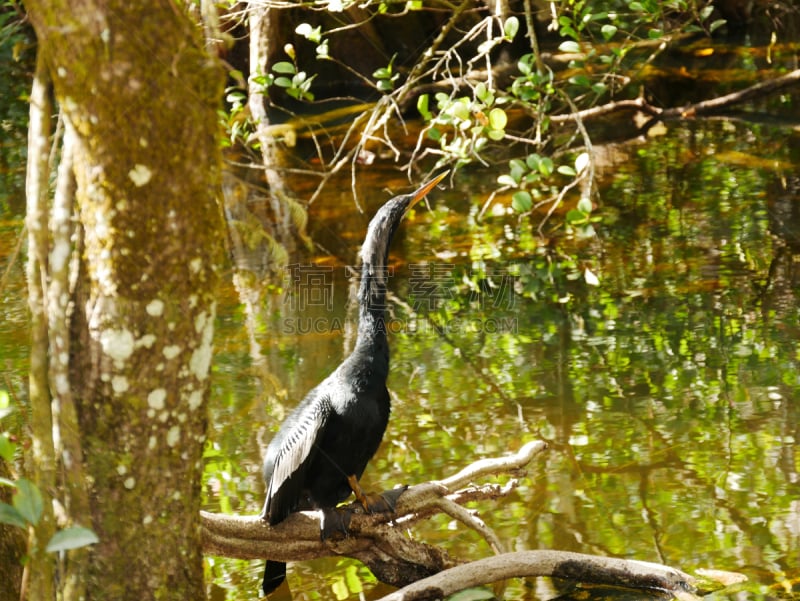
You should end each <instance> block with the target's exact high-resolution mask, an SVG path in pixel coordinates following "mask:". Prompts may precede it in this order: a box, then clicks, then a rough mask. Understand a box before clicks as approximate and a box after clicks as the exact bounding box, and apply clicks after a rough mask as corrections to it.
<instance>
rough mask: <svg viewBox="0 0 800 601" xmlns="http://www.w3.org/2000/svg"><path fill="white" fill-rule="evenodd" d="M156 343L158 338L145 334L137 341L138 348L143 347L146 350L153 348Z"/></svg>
mask: <svg viewBox="0 0 800 601" xmlns="http://www.w3.org/2000/svg"><path fill="white" fill-rule="evenodd" d="M155 341H156V337H155V336H154V335H153V334H145V335H144V336H142V337H141V338H139V340H137V341H136V346H137V347H139V346H143V347H144V348H150V347H151V346H153V343H154V342H155Z"/></svg>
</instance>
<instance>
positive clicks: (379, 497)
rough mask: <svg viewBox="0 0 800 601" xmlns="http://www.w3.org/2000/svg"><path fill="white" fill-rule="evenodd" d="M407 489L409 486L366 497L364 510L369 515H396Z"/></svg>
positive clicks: (363, 503)
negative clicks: (398, 502) (398, 503)
mask: <svg viewBox="0 0 800 601" xmlns="http://www.w3.org/2000/svg"><path fill="white" fill-rule="evenodd" d="M407 488H408V485H404V486H399V487H397V488H393V489H392V490H385V491H383V492H382V493H375V494H370V495H365V496H364V499H363V501H362V505H364V510H365V511H366V512H367V513H394V511H395V509H396V508H397V501H398V499H399V498H400V496H401V495H402V494H403V493H404V492H406V489H407Z"/></svg>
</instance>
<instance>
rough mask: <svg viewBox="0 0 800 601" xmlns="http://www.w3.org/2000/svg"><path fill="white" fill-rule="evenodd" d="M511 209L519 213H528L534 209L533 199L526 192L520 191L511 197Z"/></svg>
mask: <svg viewBox="0 0 800 601" xmlns="http://www.w3.org/2000/svg"><path fill="white" fill-rule="evenodd" d="M511 207H512V208H513V209H514V210H515V211H516V212H517V213H527V212H528V211H530V210H531V208H533V199H531V195H530V194H529V193H527V192H526V191H525V190H520V191H519V192H515V193H514V195H513V196H512V197H511Z"/></svg>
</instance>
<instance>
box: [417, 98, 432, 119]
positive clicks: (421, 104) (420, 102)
mask: <svg viewBox="0 0 800 601" xmlns="http://www.w3.org/2000/svg"><path fill="white" fill-rule="evenodd" d="M429 103H430V97H429V96H428V95H427V94H423V95H422V96H420V97H418V98H417V110H418V111H419V114H420V115H422V118H423V119H425V121H430V120H431V117H432V116H433V115H431V112H430V110H429V108H428V105H429Z"/></svg>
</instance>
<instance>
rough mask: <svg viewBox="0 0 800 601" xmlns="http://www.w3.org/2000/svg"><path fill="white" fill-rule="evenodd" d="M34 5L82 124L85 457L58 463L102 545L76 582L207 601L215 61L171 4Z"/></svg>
mask: <svg viewBox="0 0 800 601" xmlns="http://www.w3.org/2000/svg"><path fill="white" fill-rule="evenodd" d="M26 7H27V9H28V11H29V14H30V17H31V20H32V22H33V24H34V27H35V29H36V33H37V36H38V39H39V49H40V52H42V53H44V56H45V59H46V61H47V64H48V67H49V70H50V73H51V76H52V79H53V82H54V88H55V94H56V98H57V100H58V102H59V105H60V107H61V110H62V113H63V114H64V116H65V118H66V120H67V122H68V127H69V128H71V130H72V132H73V136H74V137H73V142H74V146H73V149H72V150H73V152H72V160H73V167H72V169H73V171H74V176H75V181H76V183H77V185H76V188H75V210H76V216H77V222H78V236H77V239H79V240H80V241H81V248H80V254H79V260H78V261H76V262H75V267H74V273H73V274H72V275H73V279H74V280H75V282H76V285H75V287H74V289H73V291H72V303H71V310H70V311H69V312H68V315H69V319H70V324H69V327H70V330H69V331H70V332H71V336H70V338H71V339H70V347H69V348H70V352H69V356H68V357H62V358H61V359H63V360H68V361H69V371H68V373H69V375H70V377H69V390H68V393H69V395H70V398H71V400H72V401H74V406H75V413H76V415H77V431H75V432H63V431H62V433H61V434H62V435H66V436H74V437H75V438H76V440H73V441H72V442H73V443H75V444H72V445H67V444H65V445H64V447H63V448H73V449H74V448H78V449H80V455H81V457H80V458H78V459H76V458H74V457H66V456H62V457H61V460H62V463H63V464H64V466H65V467H66V468H67V469H66V470H65V473H66V476H65V478H67V479H68V478H69V477H70V475H69V467H68V464H69V462H70V461H75V460H80V461H81V462H82V467H83V470H84V473H85V474H86V479H87V482H86V487H87V488H88V493H89V494H88V498H89V507H90V516H78V515H70V516H69V518H70V519H71V520H72V521H73V522H75V523H80V524H81V525H84V526H88V527H91V528H92V529H93V530H94V531H95V532H96V533H97V535H98V537H99V539H100V542H99V543H98V544H96V545H93V546H92V547H91V548H90V549H89V552H88V557H87V558H86V560H85V561H81V562H79V563H75V562H73V564H69V563H68V569H72V570H73V571H74V570H75V569H77V570H78V571H79V573H77V574H76V573H72V574H70V575H69V576H70V578H67V579H65V582H70V581H71V582H80V583H81V587H80V588H81V589H83V590H85V598H86V599H166V598H169V599H202V598H204V595H205V593H204V587H203V581H202V578H203V571H202V563H201V559H202V550H201V545H200V530H199V521H198V520H199V518H198V516H199V509H200V477H201V473H202V463H201V462H202V450H203V444H204V441H205V436H206V427H207V424H206V400H207V395H208V385H207V382H208V380H207V375H208V369H209V362H210V358H211V338H212V334H213V323H214V316H215V304H214V289H215V285H216V282H217V279H218V270H219V265H220V261H221V256H222V248H223V225H222V220H221V214H220V211H219V207H218V205H217V204H216V201H215V200H216V199H215V196H216V190H217V188H218V183H219V182H218V179H219V169H220V164H219V146H218V144H217V116H216V110H217V108H218V105H219V101H220V98H221V91H222V81H223V78H222V72H221V70H220V69H219V68H218V65H217V64H216V62H215V61H214V60H212V59H211V58H210V57H209V56H208V55H207V53H206V51H205V49H204V46H203V40H202V36H201V31H200V28H199V27H197V26H196V24H193V23H192V22H191V20H190V19H189V18H188V17H187V16H186V15H185V14H183V13H182V10H181V8H180V6H179V5H176V4H174V3H171V2H155V1H152V2H149V1H148V2H144V1H143V2H126V1H118V0H109V1H102V0H100V1H92V0H61V1H59V0H56V1H45V0H31V1H30V2H26ZM73 250H74V249H73ZM52 256H53V253H51V257H52ZM51 260H53V259H52V258H51ZM53 394H54V396H56V397H58V395H59V394H60V392H59V391H58V390H54V391H53ZM69 490H70V488H69V487H68V486H67V487H64V489H63V494H67V495H68V491H69ZM66 506H67V507H69V499H68V498H67V499H66ZM87 522H88V523H87ZM32 577H34V578H35V577H36V570H32ZM66 592H67V595H66V597H67V598H69V596H70V594H69V591H66Z"/></svg>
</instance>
